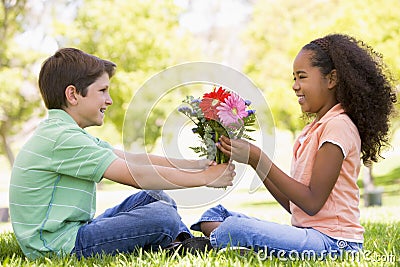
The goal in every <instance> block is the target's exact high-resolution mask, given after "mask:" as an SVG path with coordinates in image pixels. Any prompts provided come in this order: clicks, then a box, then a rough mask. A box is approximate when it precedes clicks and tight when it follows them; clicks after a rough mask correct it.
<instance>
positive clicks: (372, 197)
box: [363, 163, 383, 207]
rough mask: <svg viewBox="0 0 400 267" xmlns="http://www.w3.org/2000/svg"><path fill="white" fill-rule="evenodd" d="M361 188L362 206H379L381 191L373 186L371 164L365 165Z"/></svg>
mask: <svg viewBox="0 0 400 267" xmlns="http://www.w3.org/2000/svg"><path fill="white" fill-rule="evenodd" d="M363 186H364V194H363V197H364V206H365V207H369V206H381V205H382V192H383V190H382V189H381V188H377V187H376V186H375V184H374V177H373V175H372V163H367V164H365V168H364V173H363Z"/></svg>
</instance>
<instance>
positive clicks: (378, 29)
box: [245, 0, 400, 191]
mask: <svg viewBox="0 0 400 267" xmlns="http://www.w3.org/2000/svg"><path fill="white" fill-rule="evenodd" d="M399 13H400V2H399V1H398V0H388V1H374V0H354V1H345V0H335V1H320V0H313V1H307V2H302V3H301V4H299V2H298V1H294V0H290V1H274V0H259V1H257V3H256V5H255V7H254V14H253V19H252V21H251V22H250V26H249V30H248V32H247V35H246V37H247V38H246V39H245V40H247V44H248V46H249V48H250V56H249V61H248V64H247V66H246V68H245V71H246V73H248V74H249V76H250V77H253V79H254V80H255V81H256V83H257V84H259V86H260V87H261V88H265V94H266V96H267V100H268V101H269V105H270V106H271V109H272V113H273V115H274V117H275V119H276V124H277V127H278V128H283V129H288V130H290V131H291V132H293V133H295V132H296V131H297V130H299V129H301V128H302V127H300V125H299V124H298V122H297V121H298V115H297V114H298V111H299V108H298V105H297V103H295V101H296V98H295V97H294V96H293V91H292V89H291V83H292V82H291V72H292V71H291V66H292V61H293V58H294V57H295V55H296V54H297V52H298V51H299V50H300V49H301V47H302V46H303V45H305V44H307V43H308V42H310V41H311V40H313V39H315V38H318V37H322V36H324V35H326V34H329V33H335V32H341V33H346V34H349V35H353V36H355V37H357V38H359V39H362V40H363V41H365V42H366V43H368V44H369V45H371V46H372V47H374V48H375V50H376V51H379V52H380V53H382V54H383V57H384V60H385V62H386V63H387V65H388V66H389V68H390V69H391V70H392V72H393V74H394V75H395V76H396V77H400V58H399V57H398V55H399V54H400V20H399V19H398V14H399ZM399 121H400V120H399V118H398V117H397V118H394V123H393V125H398V124H399ZM394 130H395V129H393V131H394ZM367 168H368V169H367V172H365V176H366V177H364V188H369V190H370V191H373V190H374V184H373V178H372V164H371V165H368V166H367Z"/></svg>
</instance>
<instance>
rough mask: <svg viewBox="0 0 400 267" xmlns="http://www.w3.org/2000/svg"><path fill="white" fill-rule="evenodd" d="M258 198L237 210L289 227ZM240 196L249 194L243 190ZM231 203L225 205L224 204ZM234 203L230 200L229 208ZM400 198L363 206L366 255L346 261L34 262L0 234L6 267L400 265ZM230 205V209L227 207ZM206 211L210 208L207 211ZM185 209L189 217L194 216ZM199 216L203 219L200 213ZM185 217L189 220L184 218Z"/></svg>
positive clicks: (125, 258) (212, 255) (230, 257)
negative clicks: (376, 205)
mask: <svg viewBox="0 0 400 267" xmlns="http://www.w3.org/2000/svg"><path fill="white" fill-rule="evenodd" d="M264 193H265V192H263V190H261V191H260V192H257V193H256V195H255V196H252V198H255V199H259V201H251V199H249V201H247V202H246V201H241V202H240V204H237V206H236V208H235V209H236V210H240V211H243V212H246V213H247V214H249V215H254V216H256V215H258V217H260V218H263V219H265V218H267V217H268V218H270V219H271V220H273V221H277V222H282V223H288V222H289V218H290V217H289V215H287V214H286V213H284V212H283V211H282V208H280V207H279V206H278V205H277V204H275V203H274V202H272V201H269V200H267V201H263V200H262V198H258V196H257V194H260V195H261V194H264ZM238 194H245V192H244V190H239V192H237V193H236V195H238ZM223 202H225V201H223ZM228 202H230V200H229V199H228V200H227V201H226V203H228ZM399 202H400V197H399V196H398V194H397V195H393V194H385V195H384V198H383V203H385V204H386V205H384V206H380V207H361V214H362V217H361V219H362V224H363V226H364V227H365V229H366V232H365V236H364V237H365V243H364V251H363V253H362V254H356V255H345V256H344V257H343V258H337V257H335V258H330V257H328V258H327V259H325V260H321V259H319V258H308V256H307V255H305V258H304V259H303V260H302V259H301V258H295V256H296V255H293V257H292V258H291V259H287V258H285V259H283V258H276V257H272V256H270V255H268V254H267V255H265V254H263V253H259V254H254V255H246V256H240V255H238V254H237V253H234V252H226V253H221V254H218V252H216V251H211V252H208V253H203V254H197V255H192V254H188V255H185V256H180V255H178V254H174V255H167V254H166V253H165V252H146V251H142V250H138V251H136V252H135V253H132V254H119V255H116V256H103V257H101V258H100V257H97V258H90V259H83V260H80V261H79V260H77V259H76V258H75V257H66V258H63V259H58V258H44V259H39V260H35V261H30V260H28V259H26V258H25V257H24V255H23V254H22V251H21V250H20V248H19V246H18V244H17V242H16V240H15V237H14V234H13V233H12V232H6V233H3V234H1V235H0V251H1V252H0V266H30V267H33V266H400V242H399V241H400V231H399V229H400V207H399V206H398V203H399ZM226 203H224V204H226ZM203 210H204V209H203ZM186 212H187V211H185V210H183V211H182V214H183V215H188V214H187V213H186ZM195 213H197V214H199V213H200V212H199V211H196V212H195ZM183 217H184V216H183Z"/></svg>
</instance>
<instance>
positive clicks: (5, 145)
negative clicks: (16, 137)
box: [0, 133, 15, 167]
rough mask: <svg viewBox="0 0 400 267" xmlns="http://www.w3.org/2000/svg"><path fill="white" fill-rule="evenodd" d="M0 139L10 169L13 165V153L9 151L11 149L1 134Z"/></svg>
mask: <svg viewBox="0 0 400 267" xmlns="http://www.w3.org/2000/svg"><path fill="white" fill-rule="evenodd" d="M0 137H1V144H2V146H3V150H4V152H5V153H6V156H7V159H8V162H9V163H10V166H11V167H12V166H13V165H14V159H15V158H14V153H13V152H12V150H11V147H10V146H9V144H8V142H7V138H6V136H5V135H4V134H3V133H0Z"/></svg>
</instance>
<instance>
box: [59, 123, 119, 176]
mask: <svg viewBox="0 0 400 267" xmlns="http://www.w3.org/2000/svg"><path fill="white" fill-rule="evenodd" d="M116 158H117V156H116V155H115V154H114V153H113V151H112V147H111V146H110V145H109V144H108V143H107V142H104V141H101V140H100V139H98V138H95V137H93V136H91V135H90V134H88V133H86V132H85V131H83V130H82V129H68V130H66V131H64V132H63V133H62V134H61V135H60V136H59V138H58V139H57V141H56V143H55V144H54V147H53V157H52V167H53V168H54V171H55V172H57V173H60V174H63V175H68V176H72V177H75V178H78V179H85V180H91V181H94V182H99V181H100V180H101V178H102V177H103V174H104V172H105V170H106V169H107V168H108V166H109V165H110V164H111V163H112V162H113V161H114V160H115V159H116Z"/></svg>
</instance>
